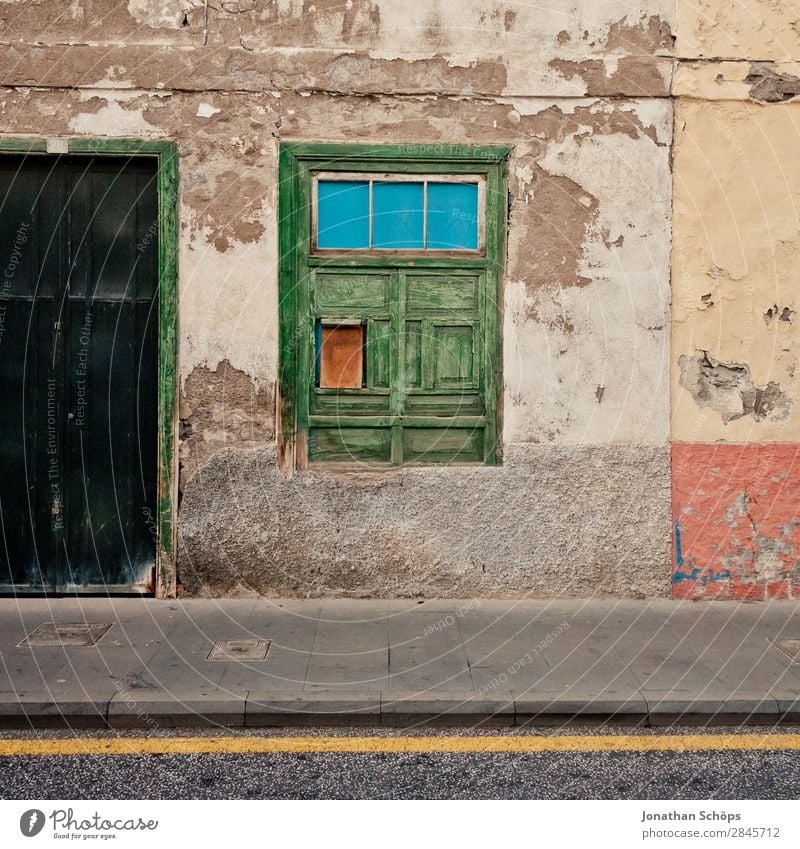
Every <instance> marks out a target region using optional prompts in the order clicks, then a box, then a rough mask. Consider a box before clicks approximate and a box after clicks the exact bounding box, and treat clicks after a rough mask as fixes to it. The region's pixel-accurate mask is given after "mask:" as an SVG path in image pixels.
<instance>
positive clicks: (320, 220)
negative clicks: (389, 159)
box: [317, 180, 369, 248]
mask: <svg viewBox="0 0 800 849" xmlns="http://www.w3.org/2000/svg"><path fill="white" fill-rule="evenodd" d="M317 225H318V232H317V247H320V248H368V247H369V183H361V182H355V181H350V180H320V181H319V183H317Z"/></svg>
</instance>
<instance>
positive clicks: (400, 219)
mask: <svg viewBox="0 0 800 849" xmlns="http://www.w3.org/2000/svg"><path fill="white" fill-rule="evenodd" d="M424 201H425V192H424V188H423V185H422V183H373V186H372V215H373V221H372V246H373V247H375V248H394V249H395V250H410V249H413V248H423V247H425V243H424V242H423V232H422V231H423V228H424V211H423V205H424Z"/></svg>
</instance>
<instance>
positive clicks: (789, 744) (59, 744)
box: [0, 734, 800, 756]
mask: <svg viewBox="0 0 800 849" xmlns="http://www.w3.org/2000/svg"><path fill="white" fill-rule="evenodd" d="M709 749H715V750H738V751H742V750H759V749H761V750H771V751H780V750H796V749H800V734H798V735H795V734H686V735H675V736H652V737H650V736H633V735H624V736H623V735H615V736H586V737H583V736H558V737H555V736H554V737H527V736H526V737H244V736H243V737H114V738H107V739H104V738H91V739H89V738H83V739H60V740H59V739H56V740H0V756H9V755H139V754H141V755H167V754H176V755H192V754H277V753H292V752H354V753H364V754H369V753H371V752H384V753H403V752H452V753H456V754H469V753H474V752H510V753H526V752H689V751H695V752H696V751H703V750H709Z"/></svg>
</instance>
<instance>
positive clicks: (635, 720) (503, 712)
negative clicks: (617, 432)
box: [0, 690, 800, 730]
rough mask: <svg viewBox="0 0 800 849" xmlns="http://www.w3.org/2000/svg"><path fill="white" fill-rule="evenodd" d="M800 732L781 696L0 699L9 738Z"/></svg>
mask: <svg viewBox="0 0 800 849" xmlns="http://www.w3.org/2000/svg"><path fill="white" fill-rule="evenodd" d="M782 722H785V723H800V698H798V697H796V696H794V695H793V694H787V693H781V695H780V697H778V696H777V695H773V694H769V695H766V696H765V695H763V694H746V695H742V694H735V695H730V694H715V695H713V696H708V695H702V696H697V697H694V696H692V694H689V693H674V692H673V693H655V692H647V691H642V692H635V693H623V694H613V693H612V694H609V693H603V694H601V695H597V694H590V693H587V694H580V693H570V694H568V695H567V696H564V695H562V694H555V693H553V694H548V693H525V694H514V693H501V692H495V693H492V694H490V695H484V694H478V693H475V692H465V693H437V692H435V691H433V692H432V691H427V692H418V693H413V692H408V693H401V692H395V691H380V692H379V691H373V692H368V691H366V692H360V693H359V692H345V691H335V690H326V691H308V690H305V691H297V692H289V691H286V692H273V693H270V694H266V693H252V692H238V693H221V692H218V691H209V692H192V693H187V694H185V695H180V694H172V693H159V692H153V691H147V692H146V693H145V692H143V693H141V694H140V693H139V692H135V693H130V692H126V693H124V694H121V693H117V692H114V693H113V694H112V695H108V694H107V693H106V694H78V695H71V696H61V695H55V696H50V695H49V694H46V693H38V694H32V693H18V694H15V693H0V728H14V729H19V728H57V727H61V728H64V727H66V728H84V729H85V728H118V729H136V728H140V729H151V730H155V729H157V728H185V727H215V726H224V727H229V728H244V727H247V728H258V727H262V728H268V727H271V728H285V727H298V726H299V727H302V726H305V727H310V726H315V725H316V726H323V727H325V726H351V727H358V726H361V727H365V726H373V727H374V726H387V727H411V726H434V725H438V726H445V727H458V726H461V727H464V726H467V727H507V728H510V727H514V726H522V725H525V726H550V727H552V726H554V725H560V724H563V723H572V724H598V723H607V724H612V725H641V726H650V727H664V726H669V725H740V724H741V725H776V724H779V723H782Z"/></svg>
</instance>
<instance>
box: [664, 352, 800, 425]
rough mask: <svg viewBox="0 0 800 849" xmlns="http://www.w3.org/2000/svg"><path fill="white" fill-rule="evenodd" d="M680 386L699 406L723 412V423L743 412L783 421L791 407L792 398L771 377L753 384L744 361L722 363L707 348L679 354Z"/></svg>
mask: <svg viewBox="0 0 800 849" xmlns="http://www.w3.org/2000/svg"><path fill="white" fill-rule="evenodd" d="M679 363H680V367H681V386H682V387H683V388H684V389H687V390H688V391H689V392H691V394H692V397H693V398H694V399H695V401H696V402H697V405H698V406H699V407H709V408H710V409H712V410H716V412H718V413H719V414H720V416H722V421H723V422H724V423H725V424H728V422H732V421H734V420H735V419H740V418H742V416H752V417H753V418H754V419H755V421H757V422H760V421H762V420H763V419H768V418H772V419H773V420H775V421H785V420H786V419H787V418H788V417H789V414H790V413H791V410H792V405H793V402H792V399H791V398H790V397H789V396H788V395H786V393H785V392H782V391H781V387H780V385H779V384H777V383H774V382H773V381H770V382H769V383H767V385H766V386H756V385H755V384H754V383H753V379H752V377H751V375H750V367H749V366H748V365H747V363H723V362H720V361H719V360H716V359H714V357H712V356H711V355H710V354H709V353H708V351H696V352H695V353H694V354H693V355H691V356H688V355H685V354H684V355H683V356H681V357H680V358H679Z"/></svg>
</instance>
